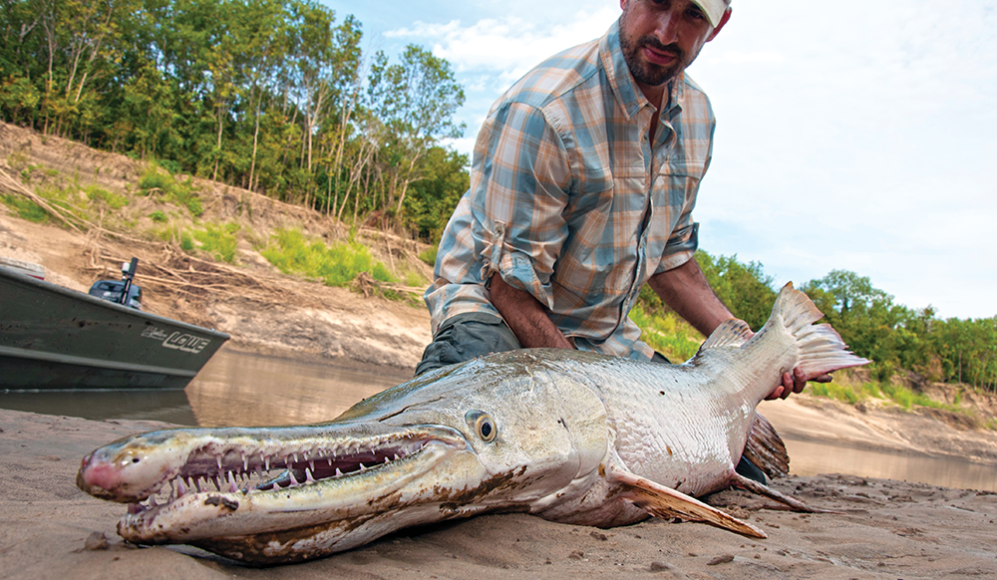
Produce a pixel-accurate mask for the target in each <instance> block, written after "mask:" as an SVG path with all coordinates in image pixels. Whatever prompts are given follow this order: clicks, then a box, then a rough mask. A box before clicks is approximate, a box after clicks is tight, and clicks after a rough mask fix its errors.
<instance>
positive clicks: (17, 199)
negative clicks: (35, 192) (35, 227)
mask: <svg viewBox="0 0 997 580" xmlns="http://www.w3.org/2000/svg"><path fill="white" fill-rule="evenodd" d="M0 199H3V202H4V204H6V205H7V206H8V207H10V208H11V209H13V210H14V211H15V212H17V217H19V218H21V219H24V220H28V221H29V222H35V223H43V222H46V221H48V212H46V211H45V210H44V209H42V206H40V205H38V204H37V203H35V202H33V201H31V200H30V199H28V198H26V197H21V196H20V195H14V194H13V193H10V194H7V195H4V196H0Z"/></svg>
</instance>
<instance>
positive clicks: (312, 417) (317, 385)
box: [0, 349, 997, 492]
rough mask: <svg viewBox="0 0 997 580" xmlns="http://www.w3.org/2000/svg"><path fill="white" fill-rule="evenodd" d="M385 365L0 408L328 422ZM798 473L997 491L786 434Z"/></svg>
mask: <svg viewBox="0 0 997 580" xmlns="http://www.w3.org/2000/svg"><path fill="white" fill-rule="evenodd" d="M407 378H409V377H408V374H407V373H406V372H405V371H403V370H399V369H391V368H384V367H374V366H371V367H367V368H340V367H336V366H333V365H328V364H313V363H308V362H302V361H298V360H290V359H281V358H273V357H264V356H257V355H251V354H244V353H238V352H234V351H230V350H227V349H222V350H221V351H219V352H218V353H217V354H216V355H215V356H214V357H213V358H212V359H211V360H210V361H209V362H208V364H207V365H205V367H204V368H203V369H202V370H201V372H200V373H199V374H198V376H197V377H196V378H195V379H194V380H193V381H191V383H190V384H189V385H188V386H187V388H186V389H185V390H184V391H172V392H154V391H138V392H135V391H96V392H85V393H79V392H19V393H0V408H5V409H14V410H19V411H31V412H35V413H46V414H53V415H68V416H73V417H83V418H85V419H94V420H104V419H147V420H157V421H165V422H169V423H176V424H180V425H191V426H195V425H200V426H203V427H227V426H236V425H240V426H264V425H290V424H304V423H315V422H319V421H328V420H330V419H332V418H334V417H336V416H337V415H339V414H340V413H342V412H343V411H345V410H346V409H347V408H349V407H350V406H351V405H353V404H354V403H356V402H357V401H359V400H360V399H362V398H364V397H369V396H370V395H373V394H375V393H378V392H380V391H382V390H384V389H386V388H389V387H392V386H394V385H396V384H399V383H401V382H403V381H405V380H406V379H407ZM785 441H786V447H787V448H788V450H789V453H790V456H791V457H792V462H791V466H792V467H791V472H792V473H794V474H796V475H815V474H818V473H847V474H851V475H857V476H861V477H878V478H888V479H898V480H905V481H916V482H921V483H927V484H931V485H940V486H945V487H955V488H966V489H978V490H988V491H995V492H997V465H987V464H980V463H974V462H970V461H964V460H960V459H958V458H939V457H933V456H928V455H923V454H906V453H892V452H891V453H887V452H882V451H873V450H868V449H859V448H853V447H848V446H845V445H835V444H826V443H820V442H814V441H798V440H794V439H791V438H788V437H787V438H785Z"/></svg>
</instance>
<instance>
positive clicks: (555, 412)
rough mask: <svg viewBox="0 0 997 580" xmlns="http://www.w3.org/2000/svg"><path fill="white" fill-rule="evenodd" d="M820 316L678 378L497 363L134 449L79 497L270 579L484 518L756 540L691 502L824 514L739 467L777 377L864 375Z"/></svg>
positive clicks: (798, 310)
mask: <svg viewBox="0 0 997 580" xmlns="http://www.w3.org/2000/svg"><path fill="white" fill-rule="evenodd" d="M820 316H821V315H820V312H819V311H818V310H817V309H816V307H815V306H814V305H813V303H812V302H810V300H809V299H808V298H807V297H806V295H804V294H803V293H801V292H799V291H797V290H795V289H793V288H792V287H791V286H789V285H787V287H785V288H783V290H782V291H781V292H780V294H779V296H778V298H777V300H776V303H775V306H774V307H773V313H772V316H771V317H770V319H769V321H768V322H767V323H766V325H765V326H764V327H763V328H762V329H761V330H760V331H759V332H758V334H756V335H754V336H751V335H750V330H749V329H748V328H747V325H746V324H745V323H743V322H741V321H736V320H732V321H728V322H726V323H724V324H723V325H721V326H720V327H719V328H718V329H717V330H716V331H715V332H714V333H713V334H712V335H711V336H710V337H709V338H708V339H707V340H706V342H705V343H704V344H703V346H702V348H701V349H700V351H699V353H697V354H696V356H695V357H693V358H692V359H691V360H690V361H688V362H687V363H685V364H682V365H674V366H672V365H660V364H654V363H643V362H637V361H632V360H628V359H623V358H615V357H609V356H605V355H600V354H595V353H587V352H579V351H572V350H555V349H535V350H522V351H515V352H507V353H499V354H494V355H490V356H488V357H484V358H481V359H476V360H472V361H468V362H466V363H462V364H459V365H454V366H451V367H445V368H442V369H438V370H436V371H433V372H431V373H427V374H426V375H423V376H420V377H418V378H416V379H413V380H411V381H408V382H406V383H403V384H401V385H398V386H397V387H395V388H393V389H388V390H387V391H384V392H382V393H379V394H377V395H374V396H373V397H369V398H368V399H366V400H364V401H361V402H360V403H357V404H356V405H354V406H353V407H351V408H350V409H349V410H347V411H346V412H345V413H343V414H342V415H340V416H339V417H338V418H336V419H335V420H333V421H331V422H329V423H322V424H317V425H311V426H298V427H283V428H281V427H274V428H263V429H244V428H229V429H176V430H166V431H158V432H151V433H145V434H138V435H134V436H132V437H129V438H125V439H122V440H119V441H117V442H114V443H112V444H109V445H107V446H105V447H103V448H101V449H98V450H96V451H94V452H93V453H91V454H90V455H88V456H87V457H86V458H84V460H83V462H82V464H81V467H80V471H79V474H78V475H77V485H78V486H79V487H80V488H81V489H82V490H84V491H86V492H87V493H90V494H91V495H94V496H97V497H100V498H103V499H110V500H113V501H119V502H123V503H128V504H129V507H128V512H129V513H128V514H127V515H126V516H125V517H124V518H123V519H122V520H121V522H120V523H119V525H118V533H119V534H120V535H121V536H122V537H124V538H125V539H127V540H129V541H131V542H135V543H144V544H160V543H189V544H193V545H196V546H198V547H201V548H204V549H207V550H210V551H213V552H215V553H218V554H222V555H224V556H227V557H229V558H234V559H239V560H244V561H247V562H254V563H264V564H274V563H282V562H297V561H303V560H308V559H312V558H317V557H322V556H326V555H329V554H332V553H335V552H340V551H343V550H348V549H351V548H354V547H356V546H360V545H363V544H364V543H367V542H370V541H372V540H374V539H376V538H379V537H381V536H383V535H385V534H388V533H391V532H393V531H395V530H398V529H400V528H403V527H406V526H413V525H419V524H426V523H431V522H438V521H444V520H449V519H454V518H462V517H469V516H473V515H476V514H481V513H487V512H510V511H517V512H529V513H533V514H536V515H538V516H540V517H543V518H546V519H549V520H553V521H558V522H565V523H573V524H586V525H594V526H600V527H611V526H616V525H624V524H628V523H633V522H636V521H639V520H641V519H644V518H647V517H651V516H659V517H666V518H676V517H677V518H681V519H685V520H691V521H702V522H705V523H708V524H711V525H715V526H719V527H722V528H724V529H728V530H731V531H734V532H736V533H739V534H743V535H746V536H750V537H756V538H762V537H765V534H764V531H763V530H761V529H759V528H757V527H755V526H753V525H751V524H749V523H747V522H742V521H740V520H737V519H736V518H733V517H731V516H730V515H728V514H726V513H724V512H722V511H720V510H718V509H716V508H713V507H710V506H708V505H705V504H703V503H702V502H700V501H698V500H697V499H695V496H700V495H703V494H705V493H709V492H711V491H714V490H717V489H721V488H723V487H726V486H729V485H739V486H742V487H745V488H748V489H750V490H752V491H754V492H757V493H763V494H765V495H767V496H769V497H772V498H774V499H776V500H778V501H781V502H783V503H785V504H787V505H789V506H790V507H791V508H793V509H800V510H810V511H814V510H812V509H811V508H809V507H808V506H805V505H803V504H801V503H800V502H798V501H796V500H794V499H793V498H790V497H787V496H784V495H782V494H780V493H778V492H776V491H774V490H771V489H769V488H767V487H765V486H763V485H760V484H757V483H755V482H751V481H750V480H745V479H744V478H743V477H741V476H739V475H737V474H736V473H735V471H734V465H735V464H736V463H737V461H738V460H739V459H740V456H741V453H742V451H743V450H744V448H745V442H746V441H747V438H748V433H749V431H750V430H751V429H752V425H753V422H754V421H755V416H756V413H755V407H756V405H757V404H758V403H759V402H760V401H761V400H762V399H764V398H765V396H766V395H767V394H768V393H769V392H770V391H772V389H773V388H775V386H776V385H777V384H778V383H779V381H780V379H781V377H782V374H783V372H786V371H789V370H791V369H793V368H796V367H798V368H801V369H802V370H803V371H804V373H805V374H806V376H807V377H808V378H813V377H816V376H819V375H822V374H824V373H826V372H829V371H832V370H835V369H839V368H846V367H850V366H857V365H861V364H865V363H866V362H868V361H866V360H865V359H862V358H859V357H856V356H854V355H853V354H851V353H849V352H847V350H846V347H845V345H844V343H843V342H842V341H841V339H840V337H839V336H838V335H837V333H835V332H834V330H833V329H831V328H830V327H828V326H826V325H820V326H814V325H813V324H812V323H813V322H815V321H816V320H817V319H819V318H820ZM260 465H264V466H266V467H268V468H269V467H276V468H278V469H283V470H284V473H283V475H281V476H279V477H278V478H276V479H273V480H270V481H267V482H264V483H262V484H259V485H256V486H255V487H252V486H246V487H243V489H238V488H237V486H236V485H235V484H234V483H233V482H234V478H235V479H239V480H243V479H244V478H245V477H244V474H245V472H247V471H250V470H255V469H258V468H259V467H260ZM219 474H222V477H223V478H224V479H225V480H226V483H225V484H224V485H222V486H221V487H222V489H221V490H219V491H211V490H206V491H203V492H202V491H195V490H193V489H185V490H184V492H185V493H180V494H178V495H177V497H172V496H171V497H170V499H169V500H168V501H167V502H166V503H165V504H159V503H158V502H156V498H155V497H152V496H153V495H155V493H157V492H158V491H159V490H160V489H164V488H170V487H171V486H173V485H174V481H175V479H174V478H177V477H186V478H187V480H188V481H190V478H194V480H195V481H197V479H198V478H202V477H203V478H205V480H214V479H216V477H217V476H218V475H219ZM147 500H148V502H147V503H143V502H146V501H147Z"/></svg>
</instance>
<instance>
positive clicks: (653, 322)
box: [630, 304, 701, 363]
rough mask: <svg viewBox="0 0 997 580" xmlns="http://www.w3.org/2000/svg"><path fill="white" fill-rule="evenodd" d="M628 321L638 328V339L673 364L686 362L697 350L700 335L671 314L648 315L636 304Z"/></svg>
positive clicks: (642, 307)
mask: <svg viewBox="0 0 997 580" xmlns="http://www.w3.org/2000/svg"><path fill="white" fill-rule="evenodd" d="M630 320H633V321H634V324H636V325H637V326H638V327H640V329H641V335H640V339H641V340H643V341H644V342H646V343H647V344H648V345H650V347H651V348H653V349H654V350H656V351H658V352H660V353H661V354H663V355H665V356H666V357H667V358H668V360H670V361H672V362H673V363H681V362H684V361H687V360H689V359H690V358H692V357H693V356H694V355H695V354H696V352H697V351H698V350H699V345H700V343H701V339H700V334H699V333H698V332H696V330H694V329H693V328H692V327H691V326H689V325H688V324H687V323H685V322H684V321H681V320H680V319H679V318H678V316H677V315H676V314H675V313H673V312H665V313H661V314H649V313H648V312H647V311H645V309H644V306H642V305H640V304H638V305H637V306H635V307H634V309H633V310H631V311H630Z"/></svg>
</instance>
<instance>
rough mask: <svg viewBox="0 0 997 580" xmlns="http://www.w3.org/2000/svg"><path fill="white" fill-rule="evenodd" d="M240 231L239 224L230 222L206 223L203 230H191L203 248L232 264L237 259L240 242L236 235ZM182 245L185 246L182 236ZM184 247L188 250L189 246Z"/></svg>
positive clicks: (218, 258)
mask: <svg viewBox="0 0 997 580" xmlns="http://www.w3.org/2000/svg"><path fill="white" fill-rule="evenodd" d="M238 231H239V224H236V223H228V224H224V225H218V226H216V225H212V224H205V226H204V229H203V230H195V231H193V232H191V235H193V236H194V239H196V240H197V241H198V242H200V243H201V249H202V250H204V251H205V252H208V253H209V254H211V255H212V256H214V257H215V259H217V260H221V261H223V262H228V263H230V264H231V263H232V262H233V261H235V251H236V247H237V246H238V244H239V240H238V238H236V235H235V234H236V233H237V232H238ZM188 245H193V242H192V241H190V242H189V243H188ZM180 246H181V247H183V246H184V240H183V237H182V236H181V240H180ZM184 249H185V250H187V248H184ZM187 251H190V250H187Z"/></svg>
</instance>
